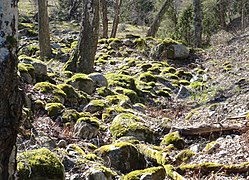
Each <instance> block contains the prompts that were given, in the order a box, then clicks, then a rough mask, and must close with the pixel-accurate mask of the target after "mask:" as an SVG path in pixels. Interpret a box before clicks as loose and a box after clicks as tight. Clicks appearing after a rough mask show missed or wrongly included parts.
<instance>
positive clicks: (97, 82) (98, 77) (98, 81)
mask: <svg viewBox="0 0 249 180" xmlns="http://www.w3.org/2000/svg"><path fill="white" fill-rule="evenodd" d="M88 77H89V78H91V79H92V80H93V82H94V87H96V88H98V87H107V86H108V82H107V79H106V78H105V76H104V75H103V74H101V73H91V74H89V75H88Z"/></svg>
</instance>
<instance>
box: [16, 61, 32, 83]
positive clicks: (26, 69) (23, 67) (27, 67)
mask: <svg viewBox="0 0 249 180" xmlns="http://www.w3.org/2000/svg"><path fill="white" fill-rule="evenodd" d="M18 70H19V72H20V73H29V74H30V76H31V77H32V79H34V78H35V69H34V66H33V65H32V64H26V63H18Z"/></svg>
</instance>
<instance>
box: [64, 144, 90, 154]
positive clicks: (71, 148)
mask: <svg viewBox="0 0 249 180" xmlns="http://www.w3.org/2000/svg"><path fill="white" fill-rule="evenodd" d="M67 151H68V152H69V151H74V152H76V153H78V154H79V155H81V156H85V155H86V153H85V151H84V150H83V149H82V148H80V147H79V146H78V145H76V144H69V145H68V146H67Z"/></svg>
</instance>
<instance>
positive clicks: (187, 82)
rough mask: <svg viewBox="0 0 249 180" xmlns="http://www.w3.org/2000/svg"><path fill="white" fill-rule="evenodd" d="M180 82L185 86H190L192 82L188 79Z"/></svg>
mask: <svg viewBox="0 0 249 180" xmlns="http://www.w3.org/2000/svg"><path fill="white" fill-rule="evenodd" d="M179 84H181V85H183V86H188V85H189V84H190V82H189V81H188V80H185V79H183V80H180V81H179Z"/></svg>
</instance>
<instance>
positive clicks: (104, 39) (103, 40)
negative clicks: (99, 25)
mask: <svg viewBox="0 0 249 180" xmlns="http://www.w3.org/2000/svg"><path fill="white" fill-rule="evenodd" d="M98 43H99V44H106V43H107V39H106V38H103V39H99V40H98Z"/></svg>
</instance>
